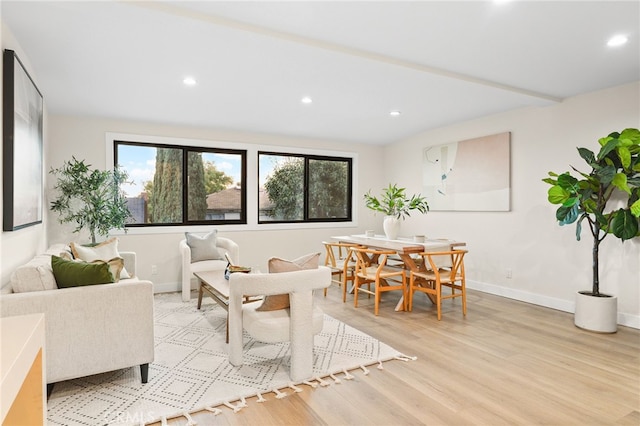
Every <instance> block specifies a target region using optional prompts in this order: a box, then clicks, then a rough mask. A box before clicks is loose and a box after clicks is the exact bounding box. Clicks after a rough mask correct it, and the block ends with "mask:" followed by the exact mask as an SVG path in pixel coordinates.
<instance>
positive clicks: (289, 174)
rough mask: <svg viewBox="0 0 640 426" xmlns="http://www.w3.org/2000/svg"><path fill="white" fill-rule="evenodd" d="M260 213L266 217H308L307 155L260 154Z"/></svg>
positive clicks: (290, 219) (278, 218) (299, 218)
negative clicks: (305, 157)
mask: <svg viewBox="0 0 640 426" xmlns="http://www.w3.org/2000/svg"><path fill="white" fill-rule="evenodd" d="M259 179H260V183H261V189H263V188H264V190H261V191H260V192H259V197H260V199H259V203H258V204H259V206H260V212H259V215H258V216H259V217H260V218H261V219H262V220H263V221H266V222H268V221H280V222H282V221H285V222H292V221H301V220H304V158H302V157H294V156H287V155H273V154H264V155H260V177H259Z"/></svg>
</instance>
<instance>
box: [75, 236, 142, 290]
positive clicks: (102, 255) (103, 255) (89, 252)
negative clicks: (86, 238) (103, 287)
mask: <svg viewBox="0 0 640 426" xmlns="http://www.w3.org/2000/svg"><path fill="white" fill-rule="evenodd" d="M69 245H70V246H71V252H72V253H73V257H75V258H76V259H82V260H84V261H85V262H93V261H96V260H102V261H103V262H109V261H110V260H111V259H115V258H117V257H120V253H119V252H118V239H117V238H115V237H114V238H111V239H109V240H106V241H103V242H101V243H99V244H96V245H95V246H92V247H89V246H83V245H80V244H77V243H71V244H69ZM116 278H117V279H118V280H119V279H120V278H130V275H129V273H128V272H127V270H126V269H125V268H124V267H123V268H122V270H121V271H120V276H119V277H116Z"/></svg>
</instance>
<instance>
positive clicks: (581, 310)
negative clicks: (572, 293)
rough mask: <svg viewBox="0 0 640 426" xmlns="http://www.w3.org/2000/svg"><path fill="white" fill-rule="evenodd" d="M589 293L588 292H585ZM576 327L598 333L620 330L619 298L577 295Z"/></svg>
mask: <svg viewBox="0 0 640 426" xmlns="http://www.w3.org/2000/svg"><path fill="white" fill-rule="evenodd" d="M585 293H588V292H585ZM573 321H574V324H575V325H576V327H579V328H582V329H585V330H589V331H595V332H598V333H615V332H616V331H617V330H618V298H617V297H616V296H608V295H602V294H601V297H594V296H591V295H589V294H582V293H581V292H578V293H577V294H576V311H575V315H574V319H573Z"/></svg>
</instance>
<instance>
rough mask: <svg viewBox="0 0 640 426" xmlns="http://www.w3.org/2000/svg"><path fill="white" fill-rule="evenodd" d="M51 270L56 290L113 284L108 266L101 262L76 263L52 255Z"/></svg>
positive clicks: (112, 277)
mask: <svg viewBox="0 0 640 426" xmlns="http://www.w3.org/2000/svg"><path fill="white" fill-rule="evenodd" d="M51 268H52V269H53V275H54V277H55V279H56V283H57V284H58V288H67V287H77V286H84V285H94V284H108V283H113V282H115V278H114V276H113V274H112V273H111V270H110V269H109V264H108V263H106V262H102V261H97V262H96V263H88V262H76V261H73V260H65V259H63V258H61V257H59V256H55V255H52V256H51Z"/></svg>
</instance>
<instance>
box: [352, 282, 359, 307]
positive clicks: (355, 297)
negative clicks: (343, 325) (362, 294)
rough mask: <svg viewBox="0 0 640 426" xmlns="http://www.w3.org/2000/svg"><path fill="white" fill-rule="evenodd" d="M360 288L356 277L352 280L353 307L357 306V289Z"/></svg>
mask: <svg viewBox="0 0 640 426" xmlns="http://www.w3.org/2000/svg"><path fill="white" fill-rule="evenodd" d="M359 288H360V283H359V282H358V277H356V278H355V279H354V280H353V307H354V308H357V307H358V289H359Z"/></svg>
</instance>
